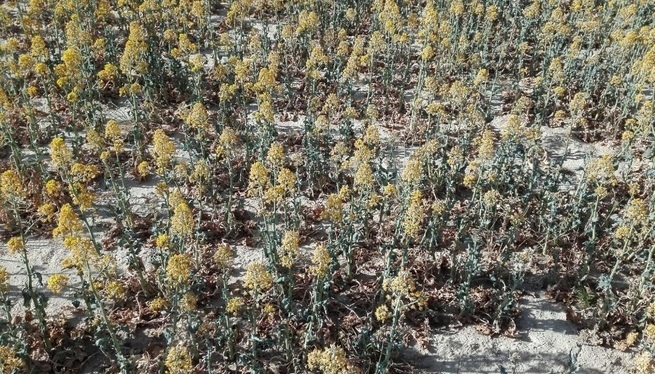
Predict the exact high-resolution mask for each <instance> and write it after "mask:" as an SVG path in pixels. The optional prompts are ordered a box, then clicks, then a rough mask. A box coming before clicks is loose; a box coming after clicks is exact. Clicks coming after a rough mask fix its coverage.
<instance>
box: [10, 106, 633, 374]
mask: <svg viewBox="0 0 655 374" xmlns="http://www.w3.org/2000/svg"><path fill="white" fill-rule="evenodd" d="M106 116H107V118H113V119H116V120H118V121H121V122H123V121H129V118H130V114H129V110H128V109H127V108H123V107H116V108H111V109H109V110H108V111H107V112H106ZM506 119H507V116H499V117H497V118H496V119H495V120H494V121H492V123H491V125H492V127H493V128H494V129H495V130H496V131H498V132H500V131H502V129H503V128H504V125H505V122H506ZM302 126H303V124H302V117H301V118H298V119H296V120H295V121H287V122H280V123H279V124H278V130H279V131H280V133H290V132H295V131H298V130H301V129H302ZM355 127H356V128H357V129H359V130H361V124H360V123H356V125H355ZM380 137H381V139H382V141H383V142H385V141H386V142H389V141H395V139H396V138H395V137H394V136H393V134H392V133H391V131H390V130H388V129H385V128H380ZM542 141H543V145H544V150H545V154H546V157H545V162H552V160H554V159H556V158H557V157H560V158H561V157H564V162H563V165H562V167H563V168H564V169H567V170H568V171H569V172H571V173H572V174H573V175H574V178H575V179H579V178H581V176H582V173H583V170H584V164H585V160H586V159H588V158H593V157H598V156H601V155H604V154H612V153H614V152H615V151H616V149H615V148H613V147H611V146H609V145H605V144H587V143H583V142H581V141H579V140H577V139H575V138H573V137H571V136H570V133H569V130H568V129H567V128H556V129H552V128H542ZM415 149H416V147H402V146H400V145H399V146H398V148H397V151H396V152H395V157H396V159H395V162H396V163H397V164H398V165H403V164H404V163H405V162H406V161H407V159H409V157H410V156H411V154H412V153H413V152H414V150H415ZM178 156H179V158H181V159H185V158H188V155H186V154H179V155H178ZM389 161H391V160H389ZM399 168H400V167H399ZM571 183H575V182H574V181H571ZM154 184H155V183H147V184H139V183H137V182H130V183H129V188H130V195H131V202H132V204H133V207H134V208H135V211H137V212H138V211H142V212H143V211H147V209H145V208H146V207H147V206H149V205H150V204H152V203H153V201H154V200H156V198H155V196H154V192H153V191H154ZM250 209H252V207H250ZM103 221H107V220H106V219H103ZM97 234H98V235H99V236H100V240H101V237H102V233H101V232H98V233H97ZM27 251H28V258H29V261H30V263H31V264H32V265H33V266H34V268H35V270H36V271H37V272H39V273H40V274H41V275H42V278H43V282H44V283H45V282H46V281H47V279H48V277H49V276H51V275H52V274H56V273H58V272H60V271H61V266H60V263H61V260H63V259H64V258H65V257H66V255H67V253H66V252H67V251H66V249H65V248H64V247H63V245H62V243H61V240H60V239H35V238H32V239H29V240H28V241H27ZM235 251H236V255H237V259H236V262H235V267H236V269H235V271H234V273H233V278H232V279H231V281H230V283H234V282H235V281H236V280H237V279H239V278H240V277H241V276H242V275H243V272H244V269H245V267H246V266H247V265H248V264H249V263H250V262H252V261H260V260H262V259H263V255H262V253H261V251H259V250H257V249H256V248H247V247H243V246H237V247H236V248H235ZM125 252H126V251H125V250H123V249H120V248H119V249H117V252H115V253H116V257H117V258H118V259H119V267H120V268H121V269H122V271H125V270H126V268H127V264H126V261H124V260H125V259H126V258H127V256H126V253H125ZM148 255H149V254H148V253H143V260H144V263H145V264H146V266H148V265H149V261H148ZM0 263H2V264H3V265H4V266H5V267H7V269H8V271H9V273H10V274H11V278H10V282H11V297H12V299H13V302H14V305H13V308H12V314H14V315H21V314H22V313H23V312H24V308H23V306H22V296H21V289H22V288H23V286H24V284H25V280H26V273H25V268H24V266H23V264H22V262H21V259H20V256H18V255H12V254H9V253H8V252H7V248H6V246H5V245H4V244H0ZM68 274H69V275H70V277H71V280H72V282H71V286H73V287H75V286H78V285H79V282H76V277H75V275H74V274H73V273H72V272H68ZM41 289H42V290H44V291H45V293H46V294H47V295H48V296H49V297H50V300H49V303H48V307H47V311H48V313H49V315H51V316H57V317H64V316H71V317H72V316H74V315H75V310H74V307H73V306H72V300H73V297H72V296H73V292H72V291H71V289H68V290H66V291H65V292H63V293H62V294H61V295H53V294H52V293H51V292H49V291H48V290H47V289H46V288H45V287H43V288H41ZM522 310H523V314H522V317H521V318H520V320H519V321H518V326H517V327H518V332H517V333H518V336H519V338H507V337H498V338H491V337H489V336H486V335H483V334H480V333H479V332H478V331H477V330H476V329H475V327H474V326H468V327H464V328H461V329H458V330H454V331H445V330H444V331H435V332H434V335H433V336H432V339H431V342H430V347H429V349H428V350H427V351H420V350H419V349H417V348H411V349H409V350H406V351H405V353H404V354H403V356H402V357H403V359H404V360H405V361H406V362H408V363H412V364H413V365H415V367H416V368H417V371H418V372H421V373H422V372H426V373H502V372H503V370H504V372H507V373H512V372H520V373H524V372H526V373H548V372H555V373H564V372H567V370H569V369H570V368H571V365H570V364H569V362H568V361H567V360H568V359H569V357H570V355H571V353H575V352H578V351H579V353H578V354H577V363H578V364H579V367H580V371H579V372H580V373H618V372H627V371H629V368H630V367H631V360H632V356H633V353H630V352H620V351H617V350H613V349H607V348H602V347H597V346H592V345H587V344H585V342H584V339H583V338H582V337H581V335H580V334H579V332H578V331H577V329H576V327H575V326H574V325H573V324H571V323H570V322H568V321H567V320H566V314H565V312H564V310H563V309H562V307H561V306H559V305H556V304H555V303H553V302H551V301H549V300H547V299H546V298H545V297H543V296H538V295H536V296H531V297H526V298H524V300H523V304H522Z"/></svg>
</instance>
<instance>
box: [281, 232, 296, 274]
mask: <svg viewBox="0 0 655 374" xmlns="http://www.w3.org/2000/svg"><path fill="white" fill-rule="evenodd" d="M299 244H300V234H299V233H298V231H287V232H285V233H284V237H283V238H282V245H281V246H280V250H279V251H278V255H279V256H280V265H282V266H283V267H285V268H287V269H288V268H291V266H293V263H294V261H295V260H296V258H297V257H298V246H299Z"/></svg>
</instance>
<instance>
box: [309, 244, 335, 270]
mask: <svg viewBox="0 0 655 374" xmlns="http://www.w3.org/2000/svg"><path fill="white" fill-rule="evenodd" d="M331 263H332V257H331V256H330V251H328V249H327V247H326V246H325V245H323V244H319V245H317V246H316V248H314V251H313V252H312V265H311V266H310V267H309V272H310V273H312V274H313V275H314V276H316V277H317V278H323V277H325V276H326V275H327V274H328V273H329V271H330V265H331Z"/></svg>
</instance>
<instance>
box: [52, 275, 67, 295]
mask: <svg viewBox="0 0 655 374" xmlns="http://www.w3.org/2000/svg"><path fill="white" fill-rule="evenodd" d="M68 281H69V278H68V276H67V275H65V274H54V275H52V276H50V278H48V289H49V290H50V291H52V292H53V293H56V294H59V293H61V291H63V289H64V288H65V287H66V286H68Z"/></svg>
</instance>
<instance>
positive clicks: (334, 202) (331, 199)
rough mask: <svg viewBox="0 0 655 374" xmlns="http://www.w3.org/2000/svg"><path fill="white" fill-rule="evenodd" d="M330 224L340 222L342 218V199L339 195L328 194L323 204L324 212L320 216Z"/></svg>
mask: <svg viewBox="0 0 655 374" xmlns="http://www.w3.org/2000/svg"><path fill="white" fill-rule="evenodd" d="M321 218H323V219H328V220H329V221H330V222H332V223H338V222H341V219H342V218H343V199H342V197H341V196H340V195H339V194H336V193H333V194H330V195H329V196H328V198H327V201H326V202H325V210H324V211H323V214H322V216H321Z"/></svg>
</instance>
